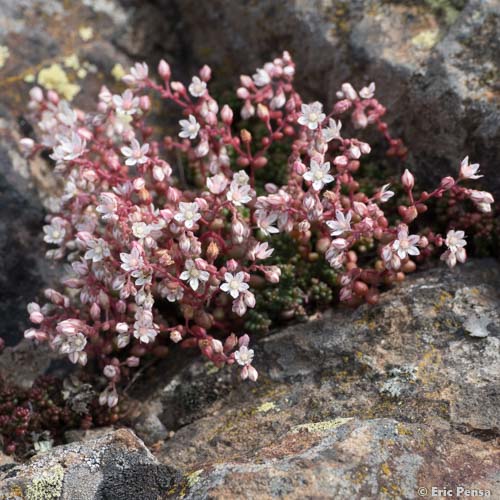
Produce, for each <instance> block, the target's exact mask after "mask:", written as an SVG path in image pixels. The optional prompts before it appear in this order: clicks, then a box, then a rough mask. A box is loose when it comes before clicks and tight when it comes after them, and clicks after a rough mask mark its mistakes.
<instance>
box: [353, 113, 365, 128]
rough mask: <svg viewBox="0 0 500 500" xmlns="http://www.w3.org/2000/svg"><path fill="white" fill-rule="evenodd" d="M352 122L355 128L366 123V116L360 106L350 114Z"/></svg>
mask: <svg viewBox="0 0 500 500" xmlns="http://www.w3.org/2000/svg"><path fill="white" fill-rule="evenodd" d="M352 123H353V125H354V127H355V128H366V126H367V125H368V117H367V116H366V115H365V113H364V111H363V110H362V109H361V108H360V109H357V110H356V111H354V113H353V114H352Z"/></svg>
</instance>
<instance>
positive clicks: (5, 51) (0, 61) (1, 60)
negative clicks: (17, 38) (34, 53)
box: [0, 45, 10, 68]
mask: <svg viewBox="0 0 500 500" xmlns="http://www.w3.org/2000/svg"><path fill="white" fill-rule="evenodd" d="M9 56H10V52H9V47H6V46H5V45H0V68H3V67H4V65H5V63H6V62H7V59H8V58H9Z"/></svg>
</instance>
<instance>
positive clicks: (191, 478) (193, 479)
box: [186, 469, 203, 488]
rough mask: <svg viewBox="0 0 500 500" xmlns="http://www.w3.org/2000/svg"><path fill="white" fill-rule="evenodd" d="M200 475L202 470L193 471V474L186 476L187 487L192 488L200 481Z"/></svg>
mask: <svg viewBox="0 0 500 500" xmlns="http://www.w3.org/2000/svg"><path fill="white" fill-rule="evenodd" d="M202 473H203V469H198V470H195V471H194V472H191V474H188V475H187V476H186V482H187V485H188V486H189V487H190V488H192V487H193V486H194V485H195V484H196V483H197V482H198V481H199V480H200V476H201V474H202Z"/></svg>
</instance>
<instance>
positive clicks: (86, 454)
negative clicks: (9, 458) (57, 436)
mask: <svg viewBox="0 0 500 500" xmlns="http://www.w3.org/2000/svg"><path fill="white" fill-rule="evenodd" d="M177 480H179V474H178V472H177V471H176V470H175V469H172V468H170V467H168V466H166V465H161V464H159V463H158V461H157V460H156V459H155V458H154V457H153V455H152V454H151V453H150V452H149V450H148V449H147V448H146V447H145V446H144V444H143V443H142V441H141V440H139V439H138V438H137V437H136V436H135V435H134V433H133V432H131V431H130V430H128V429H118V430H116V431H112V432H109V433H107V434H105V435H103V436H100V437H97V438H96V439H89V440H86V441H78V442H75V443H71V444H68V445H65V446H58V447H55V448H53V449H51V450H49V451H48V452H45V453H40V454H38V455H35V456H34V457H33V458H32V459H31V460H30V461H29V462H27V463H25V464H20V465H14V466H8V467H4V468H3V469H2V467H0V497H1V498H26V499H28V500H50V499H61V500H103V499H109V500H128V499H134V498H141V499H144V500H156V499H158V498H165V496H166V494H167V492H168V491H169V490H170V488H171V487H172V485H173V484H174V483H175V481H177Z"/></svg>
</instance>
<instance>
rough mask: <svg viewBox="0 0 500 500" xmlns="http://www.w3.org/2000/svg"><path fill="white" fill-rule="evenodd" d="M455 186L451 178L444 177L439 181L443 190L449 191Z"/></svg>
mask: <svg viewBox="0 0 500 500" xmlns="http://www.w3.org/2000/svg"><path fill="white" fill-rule="evenodd" d="M454 185H455V179H454V178H453V177H449V176H448V177H444V178H443V179H441V187H442V188H443V189H451V188H452V187H453V186H454Z"/></svg>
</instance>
